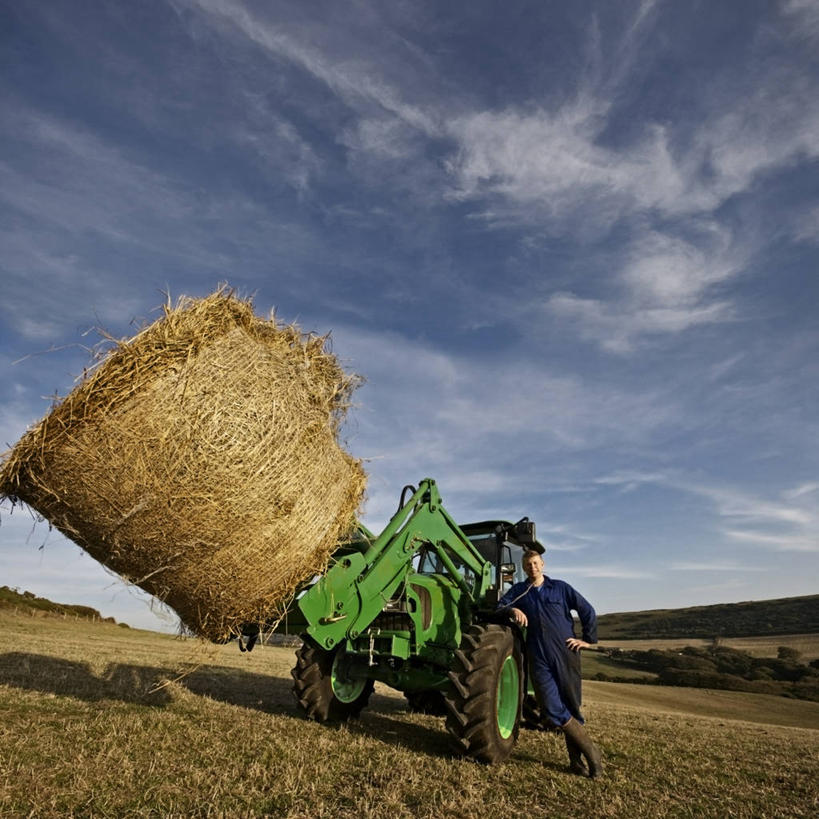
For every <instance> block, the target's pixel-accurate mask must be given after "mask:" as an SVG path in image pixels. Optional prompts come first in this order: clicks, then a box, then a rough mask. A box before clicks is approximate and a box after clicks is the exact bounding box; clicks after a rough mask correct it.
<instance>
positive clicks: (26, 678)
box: [0, 652, 452, 757]
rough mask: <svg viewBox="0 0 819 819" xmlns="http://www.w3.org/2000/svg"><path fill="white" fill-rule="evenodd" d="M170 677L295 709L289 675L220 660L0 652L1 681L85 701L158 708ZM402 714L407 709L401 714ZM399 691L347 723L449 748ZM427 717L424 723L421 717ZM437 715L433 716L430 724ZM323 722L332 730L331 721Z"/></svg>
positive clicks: (197, 688)
mask: <svg viewBox="0 0 819 819" xmlns="http://www.w3.org/2000/svg"><path fill="white" fill-rule="evenodd" d="M168 680H172V681H174V683H175V685H178V686H182V687H184V688H186V689H187V690H188V691H190V692H191V693H192V694H196V695H197V696H201V697H208V698H210V699H212V700H216V701H219V702H224V703H227V704H229V705H236V706H239V707H242V708H252V709H256V710H258V711H262V712H265V713H268V714H280V715H286V716H292V717H298V716H300V712H299V711H298V709H297V707H296V703H295V700H294V698H293V694H292V691H291V683H290V680H289V679H285V678H281V677H275V676H271V675H268V674H257V673H253V672H248V671H242V670H239V669H234V668H226V667H221V666H202V667H200V668H197V669H196V670H194V671H192V672H190V673H188V674H186V675H184V676H180V675H179V673H178V672H176V671H174V670H173V669H171V668H161V667H159V668H158V667H151V666H143V665H131V664H126V663H112V664H111V665H109V666H108V667H107V668H106V669H105V671H104V672H103V673H102V674H96V673H94V671H93V670H92V669H91V666H90V664H88V663H85V662H78V661H74V660H65V659H61V658H58V657H50V656H48V655H43V654H28V653H25V652H10V653H7V654H0V685H7V686H12V687H14V688H19V689H21V690H24V691H39V692H41V693H44V694H57V695H59V696H65V697H74V698H76V699H80V700H84V701H86V702H98V701H101V700H118V701H120V702H125V703H132V704H137V705H144V706H151V707H155V708H163V707H165V706H166V705H169V704H170V703H171V702H172V700H173V691H172V689H171V688H170V687H169V686H168V685H165V683H166V682H167V681H168ZM402 716H403V717H405V718H403V719H402ZM406 716H407V712H406V706H405V703H404V700H403V699H399V698H397V697H386V696H383V695H379V694H374V695H373V697H372V698H371V700H370V704H369V707H368V708H367V709H366V710H365V711H363V712H362V714H361V717H360V718H359V719H356V720H352V721H350V722H348V723H346V726H347V728H348V730H349V731H351V732H353V733H356V734H361V735H365V736H370V737H372V738H374V739H378V740H380V741H382V742H385V743H388V744H390V745H395V746H397V747H401V748H407V749H410V750H413V751H417V752H419V753H425V754H428V755H432V756H441V757H443V756H447V757H448V756H452V749H451V746H450V745H449V741H448V738H447V734H446V730H445V729H444V724H443V721H442V720H438V719H435V718H433V717H423V718H421V719H422V720H423V723H421V722H418V721H416V720H417V719H418V718H412V719H406ZM424 723H428V724H424ZM433 723H434V724H433ZM328 730H333V728H332V726H328Z"/></svg>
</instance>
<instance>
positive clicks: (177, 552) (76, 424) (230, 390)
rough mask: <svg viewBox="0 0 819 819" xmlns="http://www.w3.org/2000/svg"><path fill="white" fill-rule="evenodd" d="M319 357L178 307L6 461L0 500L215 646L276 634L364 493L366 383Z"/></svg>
mask: <svg viewBox="0 0 819 819" xmlns="http://www.w3.org/2000/svg"><path fill="white" fill-rule="evenodd" d="M325 341H326V339H325V338H320V337H315V336H304V335H302V334H301V333H300V332H299V331H298V330H297V329H296V328H294V327H292V326H279V325H277V324H276V322H275V320H273V319H271V320H270V321H266V320H263V319H260V318H258V317H257V316H256V315H254V313H253V307H252V304H251V302H249V301H245V300H241V299H239V298H237V297H236V296H234V295H233V293H232V292H227V291H225V290H220V291H217V292H216V293H214V294H212V295H210V296H208V297H207V298H205V299H187V298H185V299H182V300H181V301H180V302H179V303H178V304H177V305H176V306H175V307H174V306H171V305H170V304H169V305H167V306H166V308H165V314H164V316H163V317H162V318H160V319H159V320H157V321H156V322H154V323H153V324H151V325H150V326H148V327H147V328H145V329H144V330H142V331H141V332H140V333H138V334H137V335H136V336H135V337H134V338H132V339H129V340H127V341H124V342H120V343H118V344H117V346H116V347H115V348H114V349H113V350H112V351H111V352H110V353H109V354H108V355H107V356H106V357H105V358H104V359H103V360H102V362H101V363H100V364H99V365H98V366H96V367H95V368H94V369H93V370H92V371H91V372H90V373H89V374H87V375H86V377H85V379H84V380H83V381H82V382H81V383H79V384H78V385H77V387H76V388H75V389H74V390H73V391H72V392H71V393H70V394H69V395H68V396H67V397H66V398H64V399H63V400H62V401H61V402H60V403H59V404H57V405H56V406H54V407H53V408H52V410H51V411H50V412H49V413H48V414H47V415H46V416H45V418H43V419H42V421H40V423H39V424H38V425H37V426H35V427H33V428H32V429H30V430H29V431H28V432H27V433H26V434H25V435H24V436H23V438H21V440H20V441H19V442H18V443H17V445H16V446H15V447H14V448H13V449H12V450H11V451H10V452H9V453H7V454H6V456H5V459H4V462H3V465H2V470H0V498H1V497H3V496H5V497H8V498H10V499H11V500H12V502H16V501H24V502H26V503H27V504H29V505H30V506H31V507H33V508H34V509H36V510H37V511H38V512H39V513H40V514H41V515H43V517H45V518H46V519H47V520H48V521H49V522H50V523H51V524H52V525H53V526H55V527H56V528H57V529H59V530H60V531H61V532H63V533H64V534H65V535H67V536H68V537H69V538H71V539H72V540H74V541H75V542H76V543H78V544H79V545H80V546H81V547H82V548H84V549H85V550H87V551H88V552H89V553H90V554H91V555H92V556H93V557H94V558H96V559H97V560H99V561H100V562H101V563H103V564H104V565H105V566H106V567H108V568H110V569H112V570H113V571H115V572H116V573H118V574H119V575H121V576H122V577H124V578H125V579H126V580H128V581H130V582H131V583H134V584H136V585H138V586H140V587H141V588H143V589H145V590H146V591H148V592H150V593H151V594H153V595H155V596H157V597H158V598H160V599H161V600H163V601H164V602H166V603H167V604H168V605H169V606H171V607H172V608H173V609H174V610H175V611H176V612H177V613H178V614H179V617H180V618H181V620H182V622H183V623H185V625H186V626H188V627H189V628H190V629H192V630H193V631H195V632H196V633H198V634H200V635H202V636H204V637H208V638H210V639H224V638H225V637H226V636H227V635H228V634H231V633H236V632H237V631H238V629H239V628H240V627H241V625H242V624H243V623H259V622H262V621H265V620H267V619H269V618H271V617H275V616H277V615H279V614H281V613H282V611H283V610H284V608H285V607H286V605H287V604H288V602H289V601H290V599H291V598H292V595H293V593H294V590H295V589H296V588H297V586H298V585H299V584H300V583H302V582H303V581H305V580H307V579H309V578H310V577H312V576H313V575H314V574H316V573H318V572H320V571H322V570H323V568H324V567H325V566H326V563H327V559H328V556H329V554H330V552H332V551H333V549H334V548H335V547H336V545H337V544H338V542H339V540H341V539H343V538H344V536H345V535H346V534H347V533H348V532H349V531H350V530H351V528H352V527H353V526H354V521H355V513H356V510H357V508H358V506H359V503H360V501H361V499H362V496H363V493H364V486H365V475H364V471H363V469H362V467H361V464H360V462H359V461H357V460H355V459H354V458H352V457H351V456H350V455H349V454H347V453H346V452H345V451H344V450H343V449H342V448H341V446H340V445H339V442H338V433H339V425H340V423H341V422H342V420H343V418H344V415H345V413H346V411H347V408H348V406H349V401H350V396H351V394H352V391H353V390H354V389H355V387H356V386H357V384H358V382H359V379H358V378H357V377H356V376H352V375H348V374H347V373H345V372H344V371H343V369H342V368H341V366H340V365H339V363H338V361H337V360H336V358H335V357H334V356H333V355H332V354H331V353H329V352H328V351H327V350H326V349H325Z"/></svg>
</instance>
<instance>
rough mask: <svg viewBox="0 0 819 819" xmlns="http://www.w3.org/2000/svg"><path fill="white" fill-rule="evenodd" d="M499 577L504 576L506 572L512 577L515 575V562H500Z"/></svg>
mask: <svg viewBox="0 0 819 819" xmlns="http://www.w3.org/2000/svg"><path fill="white" fill-rule="evenodd" d="M500 570H501V577H506V575H507V574H511V575H512V576H513V577H514V576H515V564H514V563H501V567H500Z"/></svg>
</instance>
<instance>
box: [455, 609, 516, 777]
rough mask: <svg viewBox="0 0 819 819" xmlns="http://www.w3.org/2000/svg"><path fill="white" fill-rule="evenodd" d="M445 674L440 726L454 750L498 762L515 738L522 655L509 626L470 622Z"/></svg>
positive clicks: (484, 760) (480, 760) (507, 754)
mask: <svg viewBox="0 0 819 819" xmlns="http://www.w3.org/2000/svg"><path fill="white" fill-rule="evenodd" d="M449 679H450V690H449V692H448V693H447V696H446V699H445V702H446V706H447V720H446V727H447V730H448V731H449V733H450V734H451V736H452V738H453V740H454V742H455V746H456V748H457V750H458V752H459V753H462V754H465V755H466V756H471V757H473V758H474V759H477V760H478V761H479V762H486V763H492V762H503V760H505V759H506V758H507V757H508V756H509V754H511V753H512V749H513V748H514V747H515V742H517V738H518V732H519V730H520V714H521V703H522V702H523V655H522V652H521V648H520V645H519V643H518V641H517V640H516V639H515V635H514V634H513V633H512V631H511V629H509V628H505V627H504V626H500V625H497V624H489V625H474V626H471V627H470V629H469V630H468V631H467V632H466V633H465V634H464V636H463V640H462V641H461V647H460V648H459V649H458V650H457V651H456V652H455V662H454V666H453V668H452V670H451V671H450V672H449Z"/></svg>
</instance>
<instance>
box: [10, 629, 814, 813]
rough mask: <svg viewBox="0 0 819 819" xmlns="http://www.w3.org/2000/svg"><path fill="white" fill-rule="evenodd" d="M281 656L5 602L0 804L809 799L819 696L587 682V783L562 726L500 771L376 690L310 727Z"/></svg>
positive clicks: (573, 809) (460, 804)
mask: <svg viewBox="0 0 819 819" xmlns="http://www.w3.org/2000/svg"><path fill="white" fill-rule="evenodd" d="M291 664H292V651H291V650H289V649H282V648H271V647H263V648H257V649H256V650H255V651H254V652H253V653H252V654H240V653H239V651H238V648H237V647H236V644H235V643H234V644H230V645H227V646H219V647H215V646H214V647H211V646H203V645H201V644H200V643H198V642H197V641H194V640H178V639H174V638H172V637H168V636H166V635H160V634H155V633H150V632H144V631H136V630H129V629H123V628H119V627H116V626H113V625H109V624H86V623H74V622H71V621H62V620H55V619H50V618H49V619H43V618H31V617H27V616H17V617H15V616H12V615H10V614H0V815H2V816H18V815H19V816H26V815H32V816H64V815H87V816H92V815H93V816H117V817H119V816H148V815H170V814H183V815H193V816H207V815H251V816H252V815H272V816H294V817H295V816H304V817H329V816H338V815H341V814H349V815H356V814H357V815H360V816H374V817H382V816H383V817H387V816H389V817H410V816H422V817H423V816H429V817H432V816H436V817H438V816H459V817H479V816H481V817H483V816H502V817H507V816H526V817H531V816H536V815H543V814H545V813H549V814H552V815H555V816H561V817H573V816H577V817H581V816H582V817H588V816H618V817H619V816H623V817H632V816H638V817H639V816H645V817H649V816H651V817H654V816H681V817H682V816H692V817H693V816H714V817H726V816H734V817H746V816H747V817H751V816H754V817H763V816H782V817H785V816H788V817H790V816H815V815H816V813H817V807H818V806H817V784H816V783H817V779H819V704H816V703H807V702H799V701H795V700H788V699H785V698H781V697H768V696H763V695H749V694H740V693H733V692H709V691H700V690H694V689H674V688H663V687H655V686H644V685H629V684H613V683H595V682H589V683H586V686H585V692H586V714H587V717H588V719H589V729H590V731H591V733H592V734H593V736H594V737H595V738H596V739H597V740H598V742H599V744H600V746H601V747H602V749H603V752H604V754H605V760H606V778H605V779H604V780H602V781H600V782H592V781H589V780H585V779H580V778H577V777H573V776H570V775H569V774H568V773H567V772H566V770H565V759H564V753H565V752H564V749H563V742H562V739H561V737H560V736H557V735H554V734H548V733H539V732H523V733H522V734H521V739H520V742H519V743H518V746H517V748H516V750H515V753H514V754H513V756H512V758H511V760H510V761H509V762H507V763H506V764H504V765H498V766H494V767H483V766H480V765H477V764H474V763H472V762H469V761H466V760H461V759H457V758H454V757H452V756H451V754H450V751H449V748H448V744H447V740H446V735H445V732H444V730H443V721H442V720H441V719H439V718H435V717H430V716H422V715H416V714H410V713H408V712H407V711H406V709H405V706H404V700H403V698H402V697H400V696H398V695H397V694H395V693H394V692H389V691H388V689H384V688H381V687H378V688H377V690H376V695H375V696H374V697H373V699H372V700H371V704H370V707H369V708H368V709H367V710H365V711H364V712H363V714H362V717H361V719H360V720H356V721H354V722H351V723H349V724H348V725H347V726H344V727H341V728H328V727H325V726H320V725H316V724H314V723H310V722H307V721H305V720H303V719H301V718H300V717H299V716H298V714H297V712H296V710H295V707H294V702H293V700H292V696H291V694H290V677H289V675H288V670H289V668H290V666H291ZM183 666H187V668H188V670H189V671H190V673H188V675H187V676H185V677H184V678H182V679H178V680H176V681H174V682H170V683H168V684H167V685H165V686H164V687H161V688H159V689H156V685H157V683H161V682H162V681H164V680H169V679H170V680H173V679H174V678H175V677H176V676H177V674H178V672H179V671H180V670H182V668H183ZM191 669H193V670H191ZM793 726H803V727H793Z"/></svg>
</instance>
